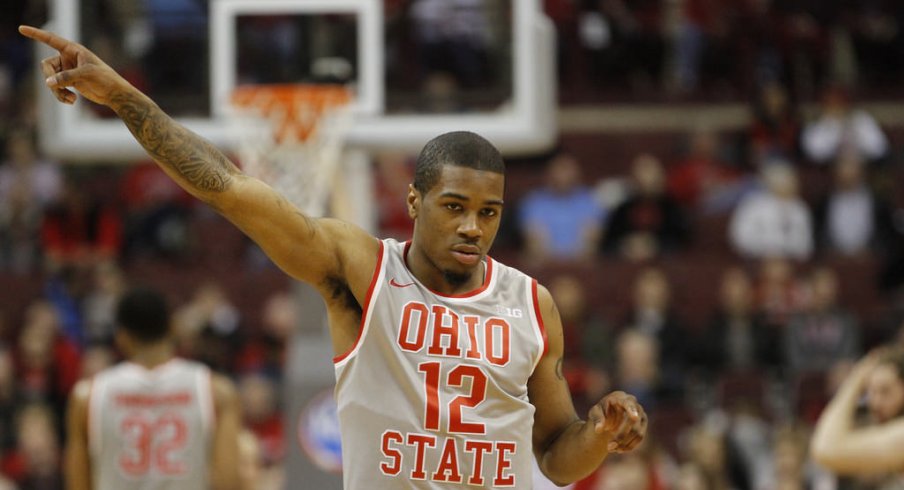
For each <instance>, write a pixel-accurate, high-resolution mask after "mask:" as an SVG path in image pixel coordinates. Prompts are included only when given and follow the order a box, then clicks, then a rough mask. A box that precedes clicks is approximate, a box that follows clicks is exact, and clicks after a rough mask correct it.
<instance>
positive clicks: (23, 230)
mask: <svg viewBox="0 0 904 490" xmlns="http://www.w3.org/2000/svg"><path fill="white" fill-rule="evenodd" d="M5 148H6V153H5V154H4V157H3V164H2V165H0V268H6V269H11V270H14V271H17V272H25V271H28V270H30V269H31V268H32V267H33V266H34V265H36V264H37V263H38V256H39V247H38V244H39V238H38V237H39V232H40V228H41V217H42V215H43V213H44V211H45V209H46V208H47V207H48V206H49V205H50V204H51V203H53V202H54V201H55V200H56V199H57V198H58V197H59V194H60V189H61V186H62V178H61V175H60V169H59V166H58V164H57V163H56V162H54V161H51V160H47V159H44V158H41V157H40V156H39V155H38V152H37V148H36V142H35V136H34V134H32V132H31V131H28V130H25V129H14V130H12V131H11V132H10V133H9V134H8V135H7V138H6V146H5Z"/></svg>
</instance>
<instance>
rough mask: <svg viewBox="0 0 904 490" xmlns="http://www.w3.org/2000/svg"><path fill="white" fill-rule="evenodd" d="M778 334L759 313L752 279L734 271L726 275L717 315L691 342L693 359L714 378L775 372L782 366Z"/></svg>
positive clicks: (743, 273)
mask: <svg viewBox="0 0 904 490" xmlns="http://www.w3.org/2000/svg"><path fill="white" fill-rule="evenodd" d="M777 333H778V332H776V331H775V330H774V329H772V328H770V327H769V326H768V325H766V324H765V322H764V320H763V318H762V316H761V315H760V314H759V313H758V312H757V311H756V304H755V298H754V290H753V284H752V281H751V280H750V277H749V276H748V275H747V273H746V272H745V271H744V269H742V268H740V267H730V268H728V269H726V270H725V272H724V273H723V275H722V283H721V286H720V288H719V305H718V306H717V307H716V311H714V312H713V314H712V315H711V317H710V319H709V323H708V324H707V326H706V327H705V328H704V329H703V330H702V331H701V332H699V334H698V336H697V338H696V339H695V340H694V341H693V342H690V349H691V350H692V354H690V357H691V359H692V360H693V362H694V364H695V365H697V366H699V367H701V368H703V369H704V370H705V372H706V374H707V375H708V377H711V378H712V377H715V376H718V374H720V373H723V372H728V371H760V372H763V371H767V370H774V369H775V368H777V367H778V365H779V362H780V351H779V346H780V344H779V339H778V335H777Z"/></svg>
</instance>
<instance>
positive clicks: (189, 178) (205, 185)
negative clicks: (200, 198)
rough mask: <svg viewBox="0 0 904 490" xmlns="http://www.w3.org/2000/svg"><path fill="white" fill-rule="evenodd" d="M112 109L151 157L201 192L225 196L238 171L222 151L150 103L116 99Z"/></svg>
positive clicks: (124, 96) (141, 99)
mask: <svg viewBox="0 0 904 490" xmlns="http://www.w3.org/2000/svg"><path fill="white" fill-rule="evenodd" d="M110 106H111V107H112V108H113V109H114V110H115V111H116V113H117V114H118V115H119V117H120V118H121V119H122V120H123V122H125V124H126V126H127V127H128V128H129V131H131V132H132V135H133V136H135V139H136V140H138V142H139V143H141V146H143V147H144V149H145V150H146V151H147V152H148V154H149V155H150V156H151V157H152V158H153V159H154V160H156V161H158V162H160V164H162V165H165V166H167V167H169V168H170V169H172V170H174V171H175V172H176V173H177V174H179V175H180V176H181V177H182V179H184V180H185V182H187V183H188V184H189V185H190V186H191V187H193V188H194V189H196V190H198V191H205V192H222V191H224V190H226V188H227V187H228V186H229V184H230V182H231V180H232V176H233V175H235V174H237V173H238V172H239V170H238V169H237V168H236V167H235V165H233V164H232V162H230V161H229V159H228V158H226V157H225V156H224V155H223V154H222V153H221V152H220V151H219V150H217V149H216V148H214V146H213V145H211V144H210V143H209V142H207V141H206V140H204V139H203V138H201V137H200V136H198V135H196V134H194V133H192V132H191V131H189V130H188V129H186V128H184V127H183V126H181V125H179V124H177V123H176V122H175V121H173V120H172V119H171V118H170V117H169V116H167V115H166V114H165V113H164V112H163V111H162V110H161V109H160V108H159V107H158V106H157V105H156V104H154V103H153V102H151V101H150V100H149V99H147V98H145V97H143V96H141V95H136V94H132V93H126V94H121V95H116V96H114V97H113V98H112V99H111V103H110Z"/></svg>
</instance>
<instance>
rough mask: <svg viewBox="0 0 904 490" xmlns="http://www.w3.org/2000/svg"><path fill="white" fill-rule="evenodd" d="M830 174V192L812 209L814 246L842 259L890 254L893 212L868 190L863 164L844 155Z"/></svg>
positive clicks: (859, 160) (855, 157)
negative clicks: (870, 254)
mask: <svg viewBox="0 0 904 490" xmlns="http://www.w3.org/2000/svg"><path fill="white" fill-rule="evenodd" d="M832 173H833V176H834V180H833V184H832V188H831V190H830V191H829V193H828V195H827V196H825V198H823V199H822V200H821V201H820V202H819V203H817V205H816V206H815V209H814V218H815V224H816V226H815V233H816V235H815V240H814V241H815V243H817V244H818V245H819V246H820V247H821V248H824V249H825V250H826V251H830V252H833V253H837V254H840V255H844V256H863V255H866V254H869V253H870V252H888V251H891V248H893V247H894V245H895V241H896V240H895V238H896V237H895V234H896V231H895V226H894V222H893V220H894V218H893V211H892V208H891V206H890V205H889V204H888V203H887V202H885V201H884V200H882V199H880V198H879V196H877V195H876V193H875V192H873V190H872V189H871V187H870V185H869V183H868V182H867V180H866V175H865V173H866V166H865V164H864V162H863V161H862V160H861V159H860V157H859V156H857V155H855V154H852V153H845V154H843V155H841V156H840V157H839V158H838V161H837V163H835V166H834V168H833V169H832Z"/></svg>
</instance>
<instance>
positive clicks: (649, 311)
mask: <svg viewBox="0 0 904 490" xmlns="http://www.w3.org/2000/svg"><path fill="white" fill-rule="evenodd" d="M623 325H625V326H627V327H628V328H629V329H630V330H634V331H637V332H641V333H643V334H645V335H649V336H650V337H651V338H653V339H655V340H656V344H657V345H658V349H659V355H658V359H659V363H660V364H661V365H662V377H663V379H662V383H663V387H664V388H665V389H666V390H675V389H679V387H680V386H682V384H683V381H684V379H683V375H684V369H685V367H686V366H687V348H686V347H687V334H688V332H687V331H686V329H685V327H684V325H682V323H681V321H680V320H679V319H678V316H677V315H676V313H675V311H674V309H673V307H672V290H671V285H670V284H669V280H668V277H666V275H665V273H664V272H663V271H662V270H660V269H658V268H655V267H649V268H646V269H644V270H642V271H640V273H639V274H638V276H637V278H636V279H635V280H634V295H633V299H632V304H631V306H630V308H629V311H628V315H627V317H626V318H625V321H624V323H623ZM667 394H670V393H667ZM638 398H639V397H638ZM644 406H647V405H644Z"/></svg>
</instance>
